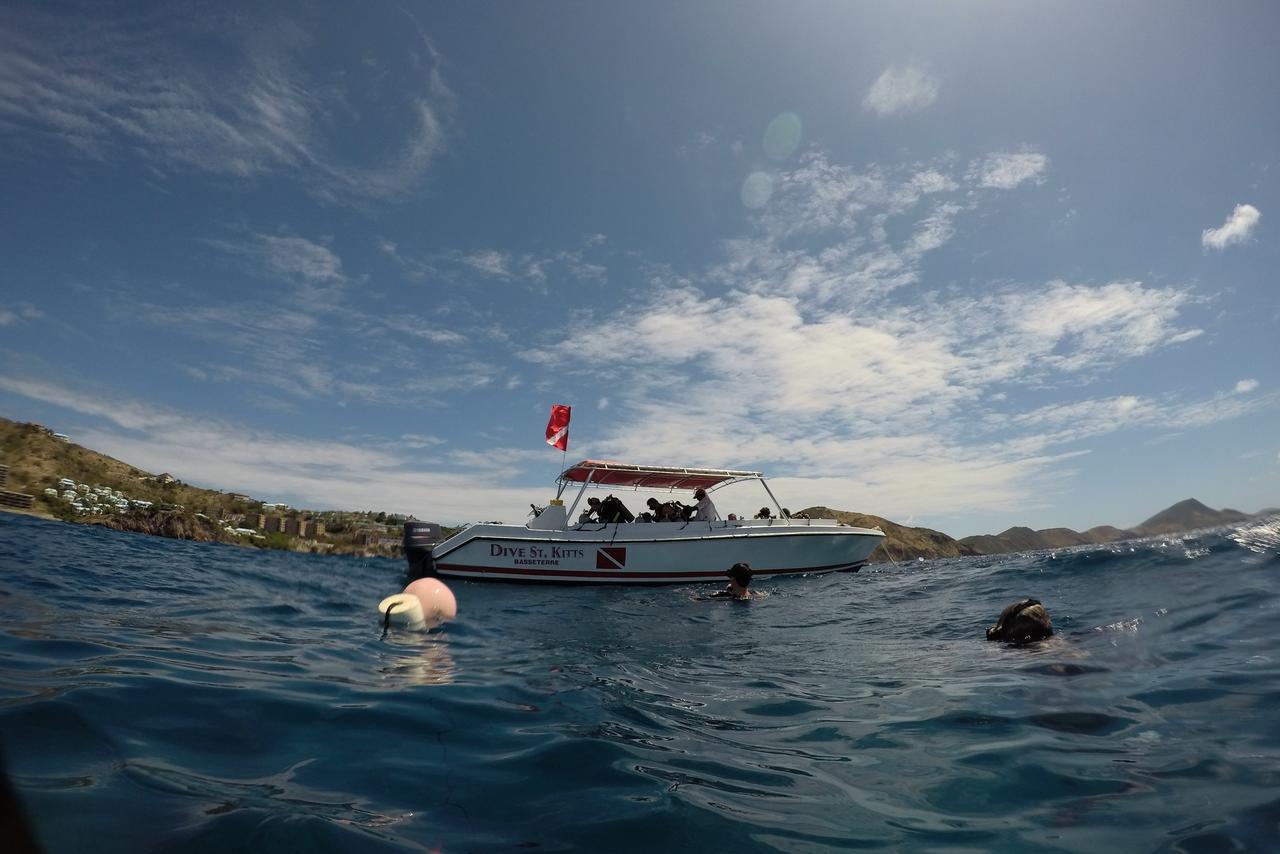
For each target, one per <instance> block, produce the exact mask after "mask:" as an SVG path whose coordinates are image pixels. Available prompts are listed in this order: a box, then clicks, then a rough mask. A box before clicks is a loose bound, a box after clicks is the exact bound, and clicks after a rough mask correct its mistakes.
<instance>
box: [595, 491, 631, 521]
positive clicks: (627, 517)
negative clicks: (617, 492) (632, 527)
mask: <svg viewBox="0 0 1280 854" xmlns="http://www.w3.org/2000/svg"><path fill="white" fill-rule="evenodd" d="M635 520H636V517H635V514H634V513H632V512H631V511H630V510H628V509H627V505H625V504H623V503H622V499H620V498H615V497H614V496H612V495H610V496H609V497H608V498H606V499H605V500H604V501H601V502H600V521H601V522H634V521H635Z"/></svg>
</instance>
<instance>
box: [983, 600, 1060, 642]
mask: <svg viewBox="0 0 1280 854" xmlns="http://www.w3.org/2000/svg"><path fill="white" fill-rule="evenodd" d="M1052 635H1053V620H1051V619H1049V612H1048V611H1047V610H1046V609H1045V607H1044V605H1041V604H1040V600H1039V599H1023V600H1022V601H1021V602H1014V603H1013V604H1012V605H1010V606H1009V607H1007V608H1005V609H1004V610H1003V611H1001V612H1000V618H999V619H998V620H996V624H995V625H994V626H992V627H991V628H989V629H987V640H989V641H1003V642H1004V643H1011V644H1016V645H1018V646H1021V645H1022V644H1028V643H1035V642H1036V641H1042V640H1044V639H1045V638H1048V637H1051V636H1052Z"/></svg>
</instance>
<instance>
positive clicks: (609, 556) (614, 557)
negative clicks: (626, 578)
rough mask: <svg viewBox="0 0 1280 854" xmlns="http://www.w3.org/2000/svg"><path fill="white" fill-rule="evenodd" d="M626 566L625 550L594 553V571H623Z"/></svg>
mask: <svg viewBox="0 0 1280 854" xmlns="http://www.w3.org/2000/svg"><path fill="white" fill-rule="evenodd" d="M626 565H627V550H626V549H618V548H608V549H598V550H597V551H596V569H623V568H624V567H626Z"/></svg>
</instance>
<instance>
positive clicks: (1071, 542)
mask: <svg viewBox="0 0 1280 854" xmlns="http://www.w3.org/2000/svg"><path fill="white" fill-rule="evenodd" d="M1267 512H1268V511H1265V510H1264V511H1262V513H1260V514H1258V515H1260V516H1261V515H1266V514H1267ZM1250 518H1252V517H1251V516H1250V515H1249V514H1247V513H1241V512H1240V511H1239V510H1231V509H1225V510H1214V509H1213V508H1211V507H1206V506H1205V505H1203V504H1201V503H1200V502H1199V501H1196V500H1195V499H1194V498H1188V499H1187V500H1186V501H1179V502H1178V503H1177V504H1175V505H1173V506H1172V507H1170V508H1168V509H1166V510H1161V511H1160V512H1159V513H1157V514H1156V515H1154V516H1152V517H1151V518H1150V519H1148V520H1147V521H1145V522H1143V523H1142V524H1141V525H1138V526H1136V527H1134V528H1130V529H1127V530H1125V529H1121V528H1116V527H1114V526H1112V525H1099V526H1097V527H1096V528H1090V529H1089V530H1087V531H1085V532H1084V533H1080V532H1078V531H1073V530H1071V529H1070V528H1045V529H1044V530H1040V531H1033V530H1031V529H1030V528H1010V529H1009V530H1007V531H1004V532H1002V533H999V534H981V535H978V536H975V537H964V538H962V539H961V540H960V541H959V542H960V543H961V544H962V545H965V546H968V547H969V548H971V549H973V550H974V551H975V552H977V553H978V554H984V555H994V554H1005V553H1007V552H1027V551H1039V550H1041V549H1060V548H1064V547H1066V546H1084V545H1095V544H1101V543H1114V542H1116V541H1117V540H1132V539H1137V538H1139V537H1152V536H1156V535H1157V534H1177V533H1181V532H1182V531H1193V530H1195V529H1197V528H1213V527H1217V526H1218V525H1230V524H1233V523H1235V522H1243V521H1245V520H1246V519H1250Z"/></svg>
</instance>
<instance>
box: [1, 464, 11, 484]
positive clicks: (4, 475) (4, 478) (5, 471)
mask: <svg viewBox="0 0 1280 854" xmlns="http://www.w3.org/2000/svg"><path fill="white" fill-rule="evenodd" d="M8 482H9V467H8V466H0V486H4V485H5V484H6V483H8Z"/></svg>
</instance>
